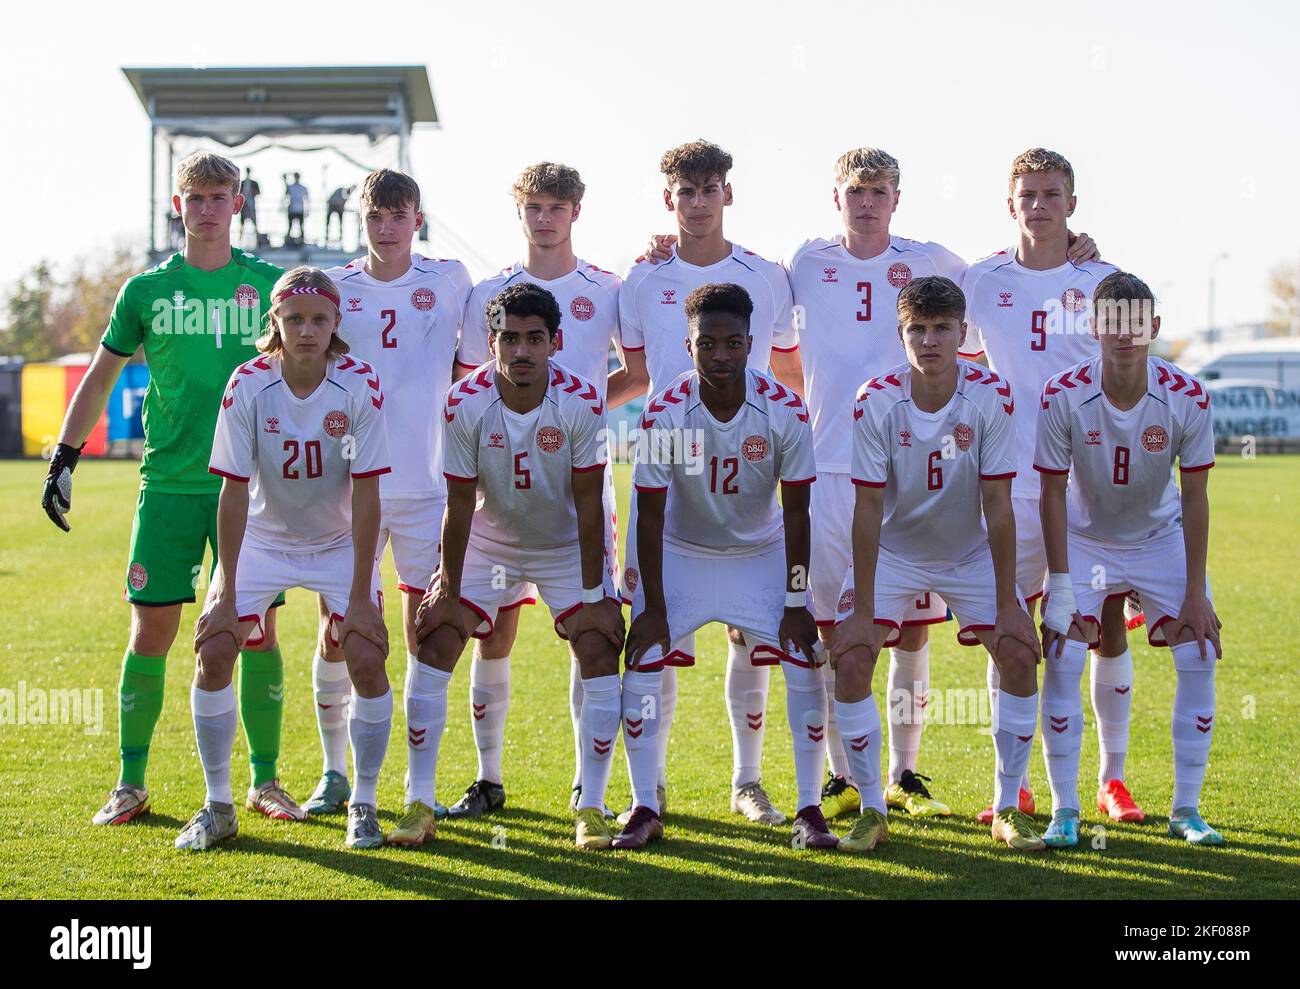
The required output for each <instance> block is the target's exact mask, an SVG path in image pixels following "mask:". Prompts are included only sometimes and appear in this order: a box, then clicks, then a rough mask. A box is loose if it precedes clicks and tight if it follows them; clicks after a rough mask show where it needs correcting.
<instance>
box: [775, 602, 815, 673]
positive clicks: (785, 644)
mask: <svg viewBox="0 0 1300 989" xmlns="http://www.w3.org/2000/svg"><path fill="white" fill-rule="evenodd" d="M778 635H779V637H780V639H781V649H782V650H783V651H784V652H785V653H786V655H788V656H802V657H803V658H804V659H806V660H807V661H808V662H809V664H811V665H812V666H820V665H821V664H822V662H824V657H823V656H821V655H819V653H820V650H819V649H818V648H817V622H816V621H814V620H813V616H812V615H811V614H810V613H809V612H808V609H807V608H786V609H785V614H783V615H782V616H781V625H780V629H779V632H778Z"/></svg>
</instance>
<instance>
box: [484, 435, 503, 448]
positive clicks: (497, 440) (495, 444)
mask: <svg viewBox="0 0 1300 989" xmlns="http://www.w3.org/2000/svg"><path fill="white" fill-rule="evenodd" d="M505 438H506V437H505V434H504V433H492V434H491V435H490V436H489V437H488V449H489V450H504V449H505V448H506V444H505Z"/></svg>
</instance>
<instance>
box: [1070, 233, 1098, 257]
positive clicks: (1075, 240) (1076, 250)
mask: <svg viewBox="0 0 1300 989" xmlns="http://www.w3.org/2000/svg"><path fill="white" fill-rule="evenodd" d="M1065 235H1066V237H1067V238H1068V242H1067V246H1066V249H1065V256H1066V258H1067V259H1069V260H1070V261H1073V262H1075V263H1076V264H1078V263H1079V262H1082V261H1100V260H1101V252H1100V251H1099V250H1097V245H1096V243H1094V241H1093V239H1092V238H1091V237H1089V236H1088V235H1087V234H1086V233H1075V232H1074V231H1072V230H1070V229H1069V228H1068V227H1067V228H1066V231H1065Z"/></svg>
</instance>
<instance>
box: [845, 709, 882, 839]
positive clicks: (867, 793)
mask: <svg viewBox="0 0 1300 989" xmlns="http://www.w3.org/2000/svg"><path fill="white" fill-rule="evenodd" d="M835 720H836V722H837V723H838V724H839V726H840V737H841V738H843V739H844V752H845V755H846V756H847V757H848V760H849V766H850V767H851V771H852V773H853V778H854V779H855V780H857V787H858V795H859V803H860V805H861V808H862V809H863V810H866V809H867V808H868V807H874V808H875V809H876V810H878V811H880V813H882V814H884V813H887V811H886V809H885V792H884V791H883V790H882V789H881V788H880V757H881V753H880V712H879V711H878V710H877V709H876V698H875V696H874V695H872V694H867V696H866V697H864V698H863V699H862V700H860V701H836V702H835Z"/></svg>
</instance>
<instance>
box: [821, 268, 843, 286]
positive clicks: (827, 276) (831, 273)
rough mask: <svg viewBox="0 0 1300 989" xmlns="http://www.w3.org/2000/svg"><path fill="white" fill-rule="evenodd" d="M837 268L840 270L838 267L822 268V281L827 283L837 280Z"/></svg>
mask: <svg viewBox="0 0 1300 989" xmlns="http://www.w3.org/2000/svg"><path fill="white" fill-rule="evenodd" d="M839 270H840V269H839V268H823V269H822V281H823V282H826V283H827V284H831V283H833V282H838V281H839V278H838V277H837V275H836V272H838V271H839Z"/></svg>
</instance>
